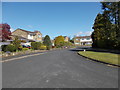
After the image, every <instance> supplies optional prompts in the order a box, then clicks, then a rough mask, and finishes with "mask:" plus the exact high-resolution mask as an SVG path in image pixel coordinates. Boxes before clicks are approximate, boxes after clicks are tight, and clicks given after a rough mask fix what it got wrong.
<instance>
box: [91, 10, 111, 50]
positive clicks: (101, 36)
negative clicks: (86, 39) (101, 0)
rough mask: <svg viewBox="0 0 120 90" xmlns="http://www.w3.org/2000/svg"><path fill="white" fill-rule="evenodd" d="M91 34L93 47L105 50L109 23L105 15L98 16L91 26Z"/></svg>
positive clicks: (108, 34)
mask: <svg viewBox="0 0 120 90" xmlns="http://www.w3.org/2000/svg"><path fill="white" fill-rule="evenodd" d="M93 29H94V32H93V33H92V39H93V46H94V47H99V48H107V46H108V44H109V43H108V42H109V40H110V33H111V22H110V21H109V18H108V17H107V15H106V13H105V12H104V13H103V14H100V13H99V14H98V15H97V17H96V19H95V23H94V26H93Z"/></svg>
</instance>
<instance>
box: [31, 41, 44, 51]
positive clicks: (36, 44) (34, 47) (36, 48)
mask: <svg viewBox="0 0 120 90" xmlns="http://www.w3.org/2000/svg"><path fill="white" fill-rule="evenodd" d="M41 45H42V44H41V42H32V43H31V47H32V49H34V50H39V49H40V46H41Z"/></svg>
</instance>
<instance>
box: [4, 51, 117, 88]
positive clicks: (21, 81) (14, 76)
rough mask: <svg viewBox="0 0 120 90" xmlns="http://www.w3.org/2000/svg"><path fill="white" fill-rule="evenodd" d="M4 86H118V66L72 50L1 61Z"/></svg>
mask: <svg viewBox="0 0 120 90" xmlns="http://www.w3.org/2000/svg"><path fill="white" fill-rule="evenodd" d="M2 70H3V71H2V77H3V80H2V82H3V88H117V87H118V68H115V67H110V66H107V65H105V64H100V63H98V62H93V61H90V60H87V59H85V58H83V57H81V56H79V55H78V54H77V52H76V51H72V50H68V49H66V50H53V51H48V52H47V53H45V54H42V55H36V56H32V57H27V58H23V59H18V60H14V61H10V62H4V63H3V64H2Z"/></svg>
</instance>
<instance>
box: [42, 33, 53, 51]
mask: <svg viewBox="0 0 120 90" xmlns="http://www.w3.org/2000/svg"><path fill="white" fill-rule="evenodd" d="M43 44H44V45H46V47H47V49H48V50H49V49H50V48H51V46H52V43H51V40H50V37H49V36H48V35H46V36H45V38H44V41H43Z"/></svg>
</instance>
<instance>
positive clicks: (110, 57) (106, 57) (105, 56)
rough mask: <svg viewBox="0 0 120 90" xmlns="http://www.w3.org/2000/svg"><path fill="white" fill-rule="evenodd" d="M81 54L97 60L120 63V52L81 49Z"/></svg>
mask: <svg viewBox="0 0 120 90" xmlns="http://www.w3.org/2000/svg"><path fill="white" fill-rule="evenodd" d="M78 53H79V54H80V55H82V56H85V57H88V58H90V59H94V60H97V61H102V62H105V63H109V64H114V65H120V61H119V58H120V54H113V53H103V52H94V51H85V52H84V51H80V52H78Z"/></svg>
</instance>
